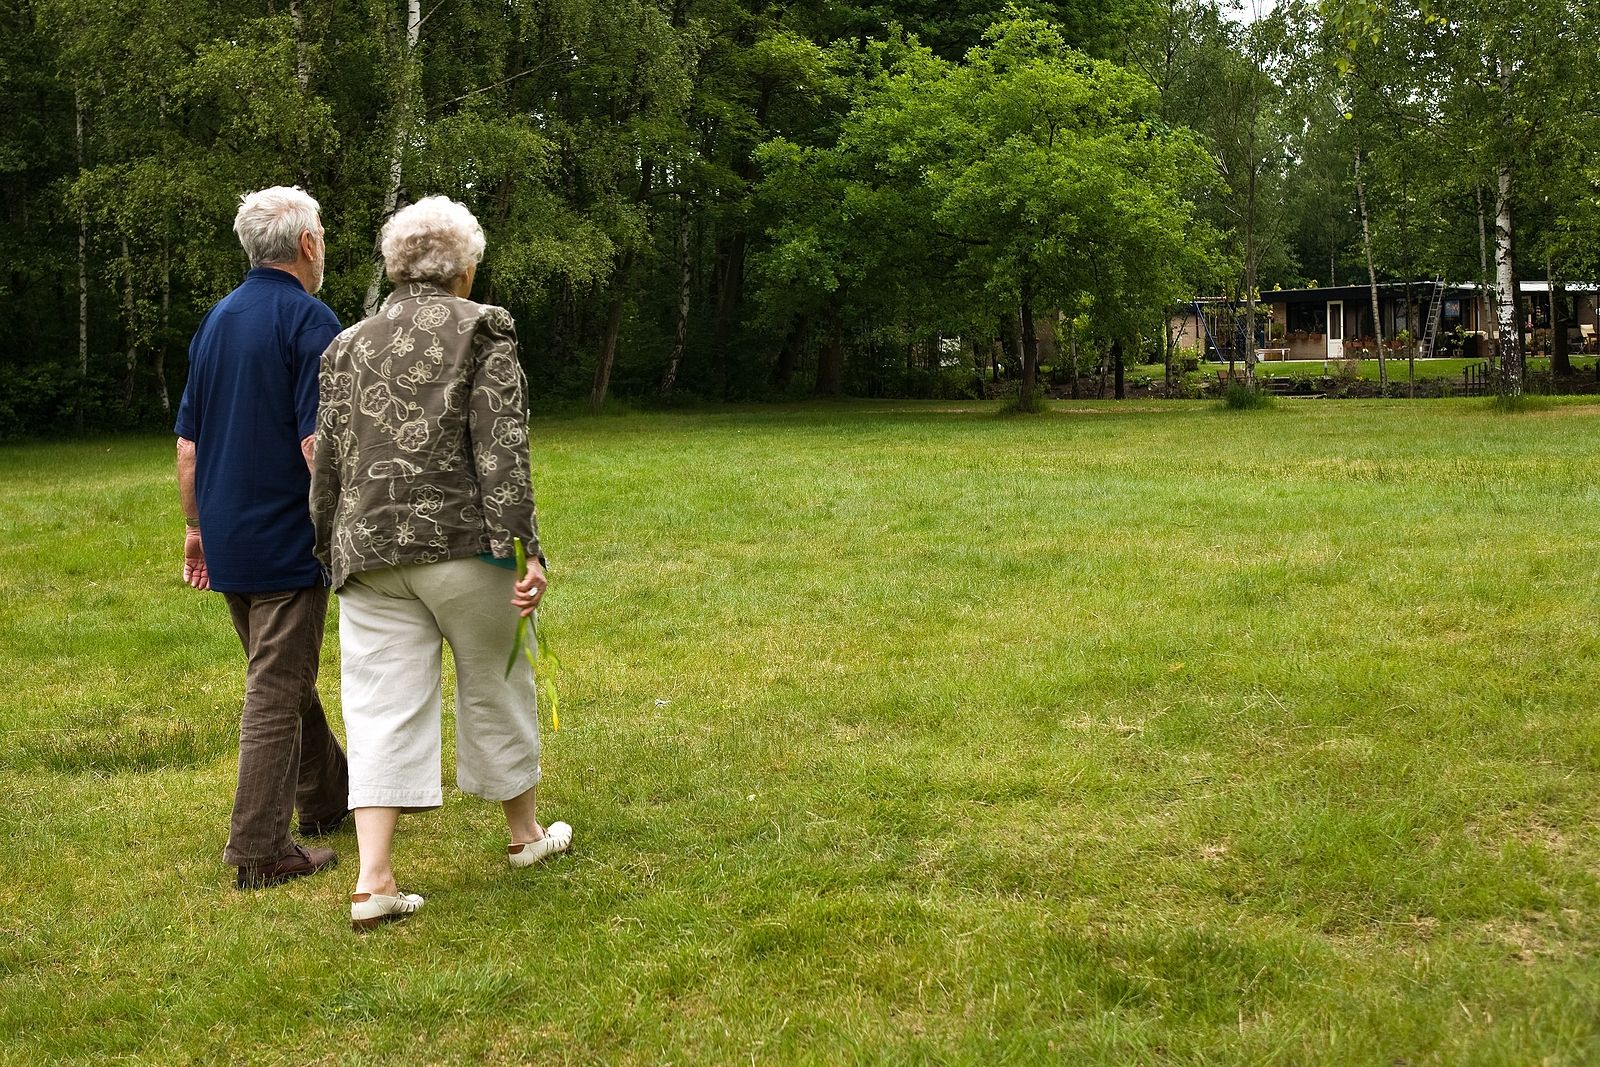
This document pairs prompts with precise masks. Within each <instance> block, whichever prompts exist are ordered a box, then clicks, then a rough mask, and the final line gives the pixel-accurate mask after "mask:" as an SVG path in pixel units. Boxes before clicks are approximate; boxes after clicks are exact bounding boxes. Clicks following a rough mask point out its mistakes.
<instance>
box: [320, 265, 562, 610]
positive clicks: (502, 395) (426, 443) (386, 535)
mask: <svg viewBox="0 0 1600 1067" xmlns="http://www.w3.org/2000/svg"><path fill="white" fill-rule="evenodd" d="M319 385H320V390H321V404H320V407H319V409H318V412H317V442H316V455H315V459H314V461H313V463H312V471H311V521H312V524H313V526H314V527H315V528H316V534H317V541H316V554H317V558H318V559H320V560H321V561H322V563H323V565H324V566H326V567H327V568H328V571H329V581H330V583H331V584H332V586H333V587H334V588H335V589H337V588H339V587H340V586H342V585H343V584H344V582H345V579H346V578H348V577H349V576H350V575H352V574H355V573H357V572H359V571H364V570H371V569H374V568H378V567H396V566H402V565H405V564H412V563H437V562H439V561H440V560H447V559H460V558H466V557H471V556H476V555H480V554H482V553H490V554H492V555H494V556H497V557H500V558H506V557H510V556H511V555H512V554H513V547H512V542H511V539H512V538H513V537H520V538H522V539H523V541H524V542H525V543H526V545H527V548H528V555H529V556H539V557H540V558H542V554H541V553H540V551H539V530H538V520H537V518H536V516H535V514H534V504H533V484H532V478H531V476H530V473H529V464H528V392H527V379H526V378H525V377H524V376H523V373H522V366H521V364H519V363H518V362H517V334H516V326H515V324H513V322H512V321H511V313H510V312H508V311H506V310H505V309H504V308H499V307H492V306H488V305H485V304H475V303H473V302H472V301H470V300H464V299H462V298H460V297H457V296H452V295H450V294H449V293H447V292H445V291H444V290H443V289H440V288H438V287H436V286H433V285H426V284H420V283H412V284H408V285H402V286H401V287H400V288H399V289H397V290H395V292H394V293H393V294H392V295H391V296H390V297H389V300H388V302H387V303H386V304H385V305H384V308H383V310H382V311H379V312H378V313H377V314H376V315H374V316H372V317H371V318H369V319H366V320H364V321H362V322H359V323H357V324H356V325H354V326H352V327H350V328H349V329H348V330H345V331H344V332H343V333H341V334H340V335H339V336H338V337H336V338H334V340H333V343H332V344H330V345H329V346H328V349H327V351H325V352H324V353H323V354H322V368H321V374H320V379H319Z"/></svg>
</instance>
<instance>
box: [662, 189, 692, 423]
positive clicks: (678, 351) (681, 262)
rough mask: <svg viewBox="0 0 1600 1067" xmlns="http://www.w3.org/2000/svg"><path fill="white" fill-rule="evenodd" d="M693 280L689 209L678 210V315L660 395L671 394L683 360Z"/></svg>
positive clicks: (687, 333) (685, 207) (686, 341)
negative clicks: (690, 257) (690, 259)
mask: <svg viewBox="0 0 1600 1067" xmlns="http://www.w3.org/2000/svg"><path fill="white" fill-rule="evenodd" d="M693 282H694V270H693V268H692V266H691V264H690V262H689V209H688V207H687V206H686V205H685V206H681V207H680V209H679V211H678V315H677V322H676V324H675V327H674V329H673V333H672V355H671V357H670V358H669V359H668V360H667V372H666V374H664V375H662V377H661V395H662V396H671V395H672V390H673V387H674V386H676V385H677V383H678V366H679V365H680V364H681V363H682V362H683V351H684V348H685V347H686V346H687V345H688V342H689V294H690V286H691V285H692V284H693Z"/></svg>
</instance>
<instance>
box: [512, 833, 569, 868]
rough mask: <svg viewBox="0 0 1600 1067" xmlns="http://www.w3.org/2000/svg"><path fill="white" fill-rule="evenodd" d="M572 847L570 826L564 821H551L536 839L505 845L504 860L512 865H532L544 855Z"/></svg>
mask: <svg viewBox="0 0 1600 1067" xmlns="http://www.w3.org/2000/svg"><path fill="white" fill-rule="evenodd" d="M571 847H572V827H570V826H568V825H567V824H566V823H564V822H553V823H551V824H550V825H549V826H548V827H546V828H545V831H544V836H543V837H541V838H539V840H537V841H529V842H527V843H525V844H521V845H516V844H512V845H507V846H506V861H507V862H508V863H510V864H511V866H513V867H532V866H533V865H534V864H535V863H538V862H539V861H540V860H542V859H544V858H545V857H546V856H554V855H555V854H556V853H557V852H565V851H566V850H567V849H569V848H571Z"/></svg>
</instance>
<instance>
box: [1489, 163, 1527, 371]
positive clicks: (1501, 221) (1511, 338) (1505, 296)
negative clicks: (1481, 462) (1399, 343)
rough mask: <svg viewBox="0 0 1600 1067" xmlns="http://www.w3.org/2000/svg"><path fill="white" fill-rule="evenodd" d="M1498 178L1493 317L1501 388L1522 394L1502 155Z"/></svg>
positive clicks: (1507, 179) (1508, 181)
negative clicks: (1497, 334) (1496, 322)
mask: <svg viewBox="0 0 1600 1067" xmlns="http://www.w3.org/2000/svg"><path fill="white" fill-rule="evenodd" d="M1497 171H1498V175H1497V177H1498V182H1497V184H1496V188H1495V204H1494V264H1495V288H1496V290H1497V291H1496V293H1495V302H1496V304H1497V305H1498V306H1497V307H1496V317H1497V318H1498V320H1499V327H1500V336H1499V338H1498V341H1497V344H1496V348H1497V349H1498V351H1499V354H1500V392H1501V394H1502V395H1504V396H1521V395H1522V384H1523V370H1524V368H1523V350H1522V322H1521V316H1519V315H1518V314H1517V309H1518V304H1519V301H1518V299H1517V297H1518V293H1517V261H1516V253H1515V248H1514V246H1513V243H1512V229H1511V194H1512V177H1511V164H1510V163H1509V162H1508V161H1507V160H1504V159H1502V160H1501V161H1500V163H1499V164H1498V167H1497Z"/></svg>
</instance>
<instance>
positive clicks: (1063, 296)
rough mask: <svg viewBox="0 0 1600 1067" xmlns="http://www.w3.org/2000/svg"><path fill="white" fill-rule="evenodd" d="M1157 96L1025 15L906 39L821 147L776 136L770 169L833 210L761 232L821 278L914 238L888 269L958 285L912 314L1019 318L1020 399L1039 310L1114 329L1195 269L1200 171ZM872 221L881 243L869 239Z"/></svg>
mask: <svg viewBox="0 0 1600 1067" xmlns="http://www.w3.org/2000/svg"><path fill="white" fill-rule="evenodd" d="M1156 105H1157V99H1156V96H1155V93H1154V91H1153V89H1152V87H1151V86H1150V84H1149V83H1148V82H1146V81H1145V80H1144V79H1142V78H1140V77H1138V76H1137V75H1135V74H1131V73H1129V72H1128V71H1126V70H1123V69H1121V68H1118V67H1115V66H1113V65H1111V64H1109V63H1106V62H1104V61H1100V60H1093V59H1090V58H1089V57H1087V56H1085V55H1084V54H1083V53H1081V52H1078V51H1076V50H1074V49H1071V48H1069V47H1067V45H1066V43H1065V41H1064V40H1063V39H1062V37H1061V35H1060V33H1059V32H1057V31H1056V30H1055V29H1054V28H1053V27H1052V26H1051V25H1050V24H1049V23H1047V22H1045V21H1043V20H1040V19H1032V18H1025V17H1017V18H1013V19H1011V20H1009V21H1006V22H1001V23H997V24H996V25H995V26H994V27H992V28H991V29H990V31H989V33H988V35H987V37H986V40H985V43H984V44H983V45H981V46H980V47H978V48H975V49H973V50H972V51H971V52H969V53H968V55H967V57H966V60H965V62H963V63H960V64H954V63H950V62H947V61H945V60H941V59H939V58H937V57H936V56H934V55H933V54H932V53H931V52H929V51H927V50H926V49H923V48H920V47H911V48H909V49H908V50H907V51H906V53H905V54H904V55H903V56H902V57H900V58H899V59H898V60H897V61H896V62H895V63H894V65H893V67H892V68H891V69H890V70H889V71H887V72H886V73H885V74H884V75H882V76H881V77H880V78H878V79H876V80H874V81H873V82H871V83H870V84H869V86H868V88H867V90H866V92H865V95H864V97H863V99H862V100H861V101H860V102H859V103H858V105H857V106H856V108H855V109H854V110H852V112H851V113H850V115H849V116H848V117H847V118H846V120H845V122H844V125H843V127H842V130H841V133H840V137H839V141H838V144H837V146H836V147H835V148H834V149H832V150H830V151H829V152H826V153H821V152H819V153H812V154H811V156H810V157H809V158H808V157H806V156H805V155H804V154H796V153H794V152H792V151H790V150H787V149H782V150H780V149H774V152H773V157H772V158H773V162H774V164H777V165H780V166H779V167H778V169H779V170H780V171H781V169H782V167H781V164H784V163H788V164H790V165H791V166H792V167H797V168H800V169H803V170H805V171H806V175H807V177H809V178H811V179H817V178H818V177H820V178H821V179H822V180H823V181H824V186H823V187H824V188H827V185H826V182H830V181H831V182H834V183H838V184H839V185H840V186H842V187H840V188H836V189H832V190H830V192H831V193H832V196H833V198H834V199H833V202H836V203H838V204H840V205H842V209H841V210H839V211H828V212H826V213H825V217H824V218H822V219H819V220H813V221H812V222H811V223H810V224H808V225H805V226H799V227H787V228H786V227H779V228H778V229H777V230H776V231H775V232H774V237H775V238H777V240H778V242H779V252H778V254H779V255H781V256H783V257H786V258H787V259H788V260H789V261H791V262H793V263H796V264H803V265H805V267H806V268H807V269H809V270H811V272H812V277H813V278H815V279H817V280H818V281H819V282H820V283H821V285H822V287H823V288H833V289H834V290H835V291H837V288H838V287H841V286H842V285H844V284H845V283H844V281H843V280H844V279H847V278H850V277H866V276H870V274H875V273H876V268H877V265H878V264H879V263H881V262H883V261H886V260H890V259H892V258H893V257H894V256H896V255H902V256H903V255H904V253H905V252H906V251H907V250H908V249H910V250H916V249H922V250H925V254H926V256H927V262H928V265H927V267H926V268H925V269H924V270H922V271H920V272H919V271H916V270H915V268H914V267H912V266H910V265H909V264H907V265H903V266H902V270H904V271H905V272H906V276H908V277H923V278H938V279H940V280H941V281H942V282H944V283H945V284H949V282H951V281H953V280H956V279H959V280H961V281H962V282H964V283H965V285H966V288H965V289H962V290H958V292H963V293H966V294H969V296H968V297H967V299H963V298H962V297H959V296H958V297H957V298H956V299H955V300H954V301H952V302H951V303H950V304H949V305H948V306H947V309H946V310H945V312H944V313H943V314H939V313H938V311H937V310H935V309H933V308H929V307H926V305H925V307H924V310H925V312H927V313H930V315H931V316H932V317H931V321H930V320H926V319H925V320H924V321H923V323H922V325H923V326H924V327H925V328H927V327H933V328H937V327H939V326H954V327H956V328H959V327H960V326H961V325H963V324H970V323H971V322H972V320H973V319H974V317H976V313H977V312H979V311H980V310H981V311H982V312H986V313H987V316H988V317H989V319H990V321H994V320H996V319H1000V318H1002V317H1008V316H1010V315H1012V314H1016V315H1018V317H1019V319H1020V325H1021V345H1022V357H1023V358H1022V375H1021V397H1020V402H1021V404H1022V406H1023V407H1025V408H1027V407H1031V406H1032V405H1033V404H1034V401H1035V393H1036V388H1037V372H1038V347H1037V336H1036V324H1035V320H1036V317H1037V315H1038V314H1039V313H1041V312H1042V311H1043V310H1045V309H1055V308H1065V309H1077V308H1080V307H1089V308H1092V309H1093V314H1094V316H1095V319H1096V321H1097V322H1099V323H1101V324H1102V325H1103V328H1104V329H1105V330H1107V331H1108V334H1109V336H1111V337H1113V338H1117V339H1122V338H1127V337H1130V336H1131V335H1132V333H1133V332H1134V331H1135V330H1136V324H1138V323H1140V322H1149V321H1150V320H1151V318H1152V317H1153V316H1156V315H1159V314H1160V313H1161V312H1162V311H1163V310H1164V309H1165V308H1166V307H1168V306H1170V305H1171V304H1172V303H1174V302H1176V301H1177V300H1178V299H1180V298H1181V297H1183V296H1184V295H1186V294H1187V293H1188V292H1189V291H1190V286H1192V285H1193V284H1194V282H1195V280H1196V278H1197V277H1198V275H1199V273H1200V272H1201V271H1202V269H1203V268H1204V267H1205V265H1206V258H1205V252H1206V249H1207V245H1208V242H1207V235H1206V233H1205V231H1204V229H1203V228H1202V227H1200V226H1199V225H1198V224H1197V219H1196V211H1195V206H1194V199H1193V198H1194V196H1195V195H1197V194H1198V193H1199V192H1200V191H1201V190H1202V189H1204V188H1205V187H1206V184H1207V181H1208V177H1209V175H1210V173H1211V166H1210V163H1209V161H1208V159H1207V157H1206V156H1205V154H1204V153H1203V152H1202V151H1201V149H1200V147H1199V145H1198V143H1197V142H1196V141H1195V139H1194V138H1193V137H1192V136H1190V135H1188V134H1186V133H1185V132H1183V131H1181V130H1178V129H1174V128H1171V127H1170V126H1168V125H1167V124H1166V123H1165V122H1164V121H1163V120H1162V119H1161V118H1160V117H1159V114H1158V113H1157V110H1158V109H1157V106H1156ZM807 164H809V166H807ZM781 180H783V181H798V180H804V179H800V178H792V177H790V176H787V175H786V176H784V177H783V178H782V179H781ZM897 214H898V215H902V216H904V217H903V218H901V219H896V215H897ZM896 221H898V222H903V224H904V226H903V228H901V227H898V226H896V225H893V222H896ZM830 232H831V234H832V236H827V235H828V234H829V233H830ZM879 234H885V235H887V236H888V240H889V241H891V242H893V244H894V247H893V250H892V251H884V250H881V249H880V248H879V247H878V246H877V243H876V242H874V241H872V240H871V238H872V237H874V236H875V235H879ZM909 234H915V235H916V236H914V237H910V239H909V240H908V239H907V237H906V236H903V235H909ZM941 261H942V262H941ZM869 272H870V273H869ZM801 273H803V272H802V271H799V270H796V271H793V272H791V276H799V275H800V274H801ZM915 295H916V294H915V290H914V289H913V290H911V291H909V292H908V294H907V296H908V297H911V298H914V297H915ZM968 300H970V301H972V302H971V303H969V302H968Z"/></svg>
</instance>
